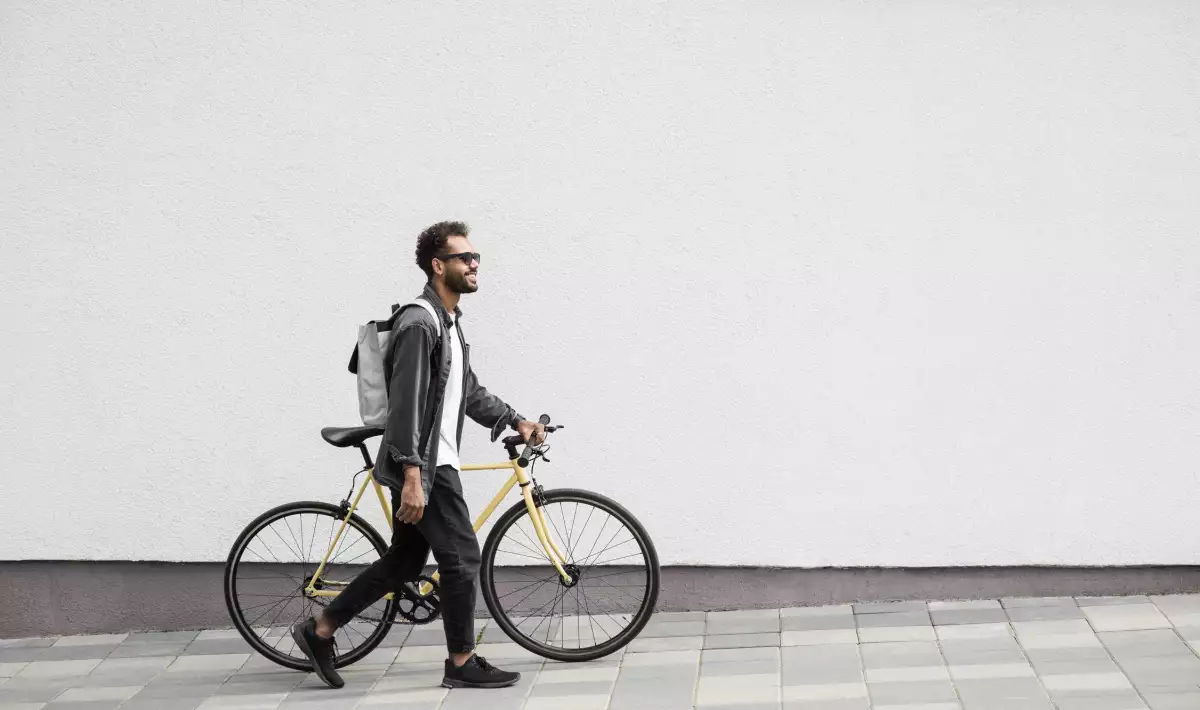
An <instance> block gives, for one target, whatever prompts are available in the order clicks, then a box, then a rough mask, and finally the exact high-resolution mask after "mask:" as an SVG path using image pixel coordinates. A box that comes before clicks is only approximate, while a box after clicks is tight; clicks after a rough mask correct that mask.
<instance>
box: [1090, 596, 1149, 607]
mask: <svg viewBox="0 0 1200 710" xmlns="http://www.w3.org/2000/svg"><path fill="white" fill-rule="evenodd" d="M1075 603H1076V604H1078V605H1079V606H1118V605H1121V604H1149V603H1150V598H1149V597H1147V596H1143V595H1134V596H1128V597H1075Z"/></svg>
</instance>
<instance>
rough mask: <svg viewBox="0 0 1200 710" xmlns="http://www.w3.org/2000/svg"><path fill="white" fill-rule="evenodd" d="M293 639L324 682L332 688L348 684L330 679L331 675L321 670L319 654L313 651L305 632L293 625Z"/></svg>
mask: <svg viewBox="0 0 1200 710" xmlns="http://www.w3.org/2000/svg"><path fill="white" fill-rule="evenodd" d="M292 640H293V641H295V642H296V647H297V648H299V649H300V652H301V653H303V654H304V655H305V657H306V658H308V662H309V664H311V665H312V667H313V672H314V673H316V674H317V677H318V678H320V679H321V682H322V683H324V684H325V685H328V686H329V687H330V688H341V687H342V686H344V685H346V682H345V681H342V682H341V683H338V682H335V681H333V680H330V679H329V677H327V676H326V675H325V671H323V670H321V664H320V663H317V654H315V653H313V650H312V646H309V645H308V640H307V639H305V638H304V634H303V633H301V631H300V628H299V627H296V626H293V627H292Z"/></svg>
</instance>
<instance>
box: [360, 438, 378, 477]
mask: <svg viewBox="0 0 1200 710" xmlns="http://www.w3.org/2000/svg"><path fill="white" fill-rule="evenodd" d="M358 450H359V451H361V452H362V457H363V463H364V464H366V466H365V467H364V468H363V470H364V471H366V470H367V469H368V468H372V467H374V466H375V463H374V462H372V461H371V454H369V453H367V445H366V444H359V445H358Z"/></svg>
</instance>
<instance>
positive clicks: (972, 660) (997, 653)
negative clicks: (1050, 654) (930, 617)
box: [942, 649, 1026, 666]
mask: <svg viewBox="0 0 1200 710" xmlns="http://www.w3.org/2000/svg"><path fill="white" fill-rule="evenodd" d="M942 655H943V656H945V657H946V663H948V664H950V665H954V666H986V665H996V664H1001V663H1025V662H1026V661H1025V656H1024V655H1023V654H1022V653H1021V651H1020V650H1019V649H1011V650H1010V649H989V650H984V651H952V652H949V653H947V652H946V651H945V649H943V650H942Z"/></svg>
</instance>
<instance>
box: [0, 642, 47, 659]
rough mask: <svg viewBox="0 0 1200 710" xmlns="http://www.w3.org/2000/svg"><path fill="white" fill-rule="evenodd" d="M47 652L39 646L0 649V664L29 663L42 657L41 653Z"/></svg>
mask: <svg viewBox="0 0 1200 710" xmlns="http://www.w3.org/2000/svg"><path fill="white" fill-rule="evenodd" d="M47 650H49V649H48V648H42V647H39V646H17V647H15V648H3V649H0V663H31V662H33V661H36V660H38V659H39V658H41V657H42V652H44V651H47Z"/></svg>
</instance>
